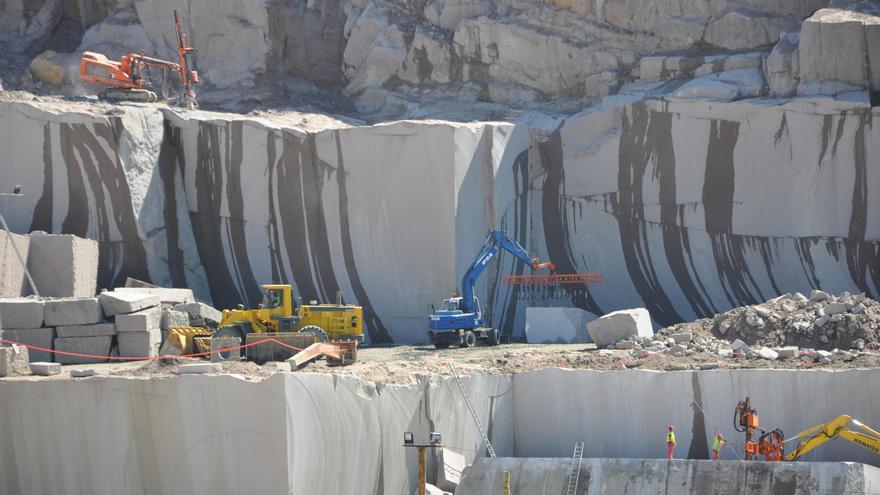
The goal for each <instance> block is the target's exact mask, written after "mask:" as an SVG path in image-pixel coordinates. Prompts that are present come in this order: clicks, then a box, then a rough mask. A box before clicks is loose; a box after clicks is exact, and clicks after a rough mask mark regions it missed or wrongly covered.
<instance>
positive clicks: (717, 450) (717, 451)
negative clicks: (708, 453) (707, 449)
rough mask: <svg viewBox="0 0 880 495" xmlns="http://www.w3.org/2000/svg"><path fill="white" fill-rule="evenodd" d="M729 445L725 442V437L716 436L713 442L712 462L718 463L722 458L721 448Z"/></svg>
mask: <svg viewBox="0 0 880 495" xmlns="http://www.w3.org/2000/svg"><path fill="white" fill-rule="evenodd" d="M725 443H727V441H726V440H724V435H722V434H721V433H719V434H717V435H715V440H713V441H712V460H713V461H717V460H718V458H719V457H720V456H721V447H724V444H725Z"/></svg>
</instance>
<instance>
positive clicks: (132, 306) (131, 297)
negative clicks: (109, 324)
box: [98, 291, 159, 317]
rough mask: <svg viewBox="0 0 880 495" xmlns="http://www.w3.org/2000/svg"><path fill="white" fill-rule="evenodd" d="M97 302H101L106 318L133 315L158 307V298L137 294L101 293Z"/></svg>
mask: <svg viewBox="0 0 880 495" xmlns="http://www.w3.org/2000/svg"><path fill="white" fill-rule="evenodd" d="M98 300H99V301H101V308H102V309H103V310H104V315H105V316H108V317H109V316H114V315H118V314H121V313H134V312H135V311H140V310H142V309H147V308H152V307H154V306H158V305H159V296H156V295H153V294H141V293H138V292H119V291H110V292H102V293H101V294H99V295H98Z"/></svg>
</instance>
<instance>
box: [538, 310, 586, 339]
mask: <svg viewBox="0 0 880 495" xmlns="http://www.w3.org/2000/svg"><path fill="white" fill-rule="evenodd" d="M595 319H596V315H594V314H593V313H590V312H589V311H584V310H583V309H580V308H526V341H527V342H528V343H530V344H556V343H558V344H562V343H566V344H573V343H584V342H592V340H591V339H590V335H589V334H588V333H587V323H588V322H590V321H593V320H595Z"/></svg>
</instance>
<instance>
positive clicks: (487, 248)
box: [461, 230, 556, 312]
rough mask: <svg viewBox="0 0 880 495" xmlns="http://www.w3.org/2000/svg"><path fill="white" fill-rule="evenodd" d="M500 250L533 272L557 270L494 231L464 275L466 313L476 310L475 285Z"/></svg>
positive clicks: (462, 294)
mask: <svg viewBox="0 0 880 495" xmlns="http://www.w3.org/2000/svg"><path fill="white" fill-rule="evenodd" d="M499 249H504V250H505V251H507V252H509V253H510V254H512V255H514V256H515V257H516V258H517V259H518V260H520V261H522V262H523V263H525V264H527V265H529V266H530V267H532V269H533V270H542V269H549V270H555V269H556V265H554V264H553V263H550V262H544V263H542V262H540V261H538V260H537V259H533V258H532V257H530V256H529V253H528V251H526V250H525V248H523V247H522V246H520V245H519V243H518V242H516V241H515V240H513V239H511V238H510V237H509V236H508V235H507V234H505V233H504V232H502V231H500V230H493V231H492V232H491V233H490V234H489V236H488V237H486V242H484V243H483V247H482V248H480V251H479V252H478V253H477V257H476V258H474V261H473V263H471V266H470V267H469V268H468V269H467V271H466V272H465V273H464V277H462V279H461V296H462V304H463V305H464V308H462V309H463V310H464V311H465V312H473V311H474V310H475V309H476V302H475V301H474V285H476V283H477V280H478V279H479V278H480V275H482V274H483V271H484V270H485V269H486V267H487V266H488V265H489V262H490V261H492V258H494V257H495V256H497V255H498V251H499Z"/></svg>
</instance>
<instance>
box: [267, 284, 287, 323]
mask: <svg viewBox="0 0 880 495" xmlns="http://www.w3.org/2000/svg"><path fill="white" fill-rule="evenodd" d="M261 307H262V308H263V309H264V310H268V311H269V314H270V315H271V316H290V315H292V314H293V287H292V286H290V285H274V284H273V285H264V286H263V302H262V303H261Z"/></svg>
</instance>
